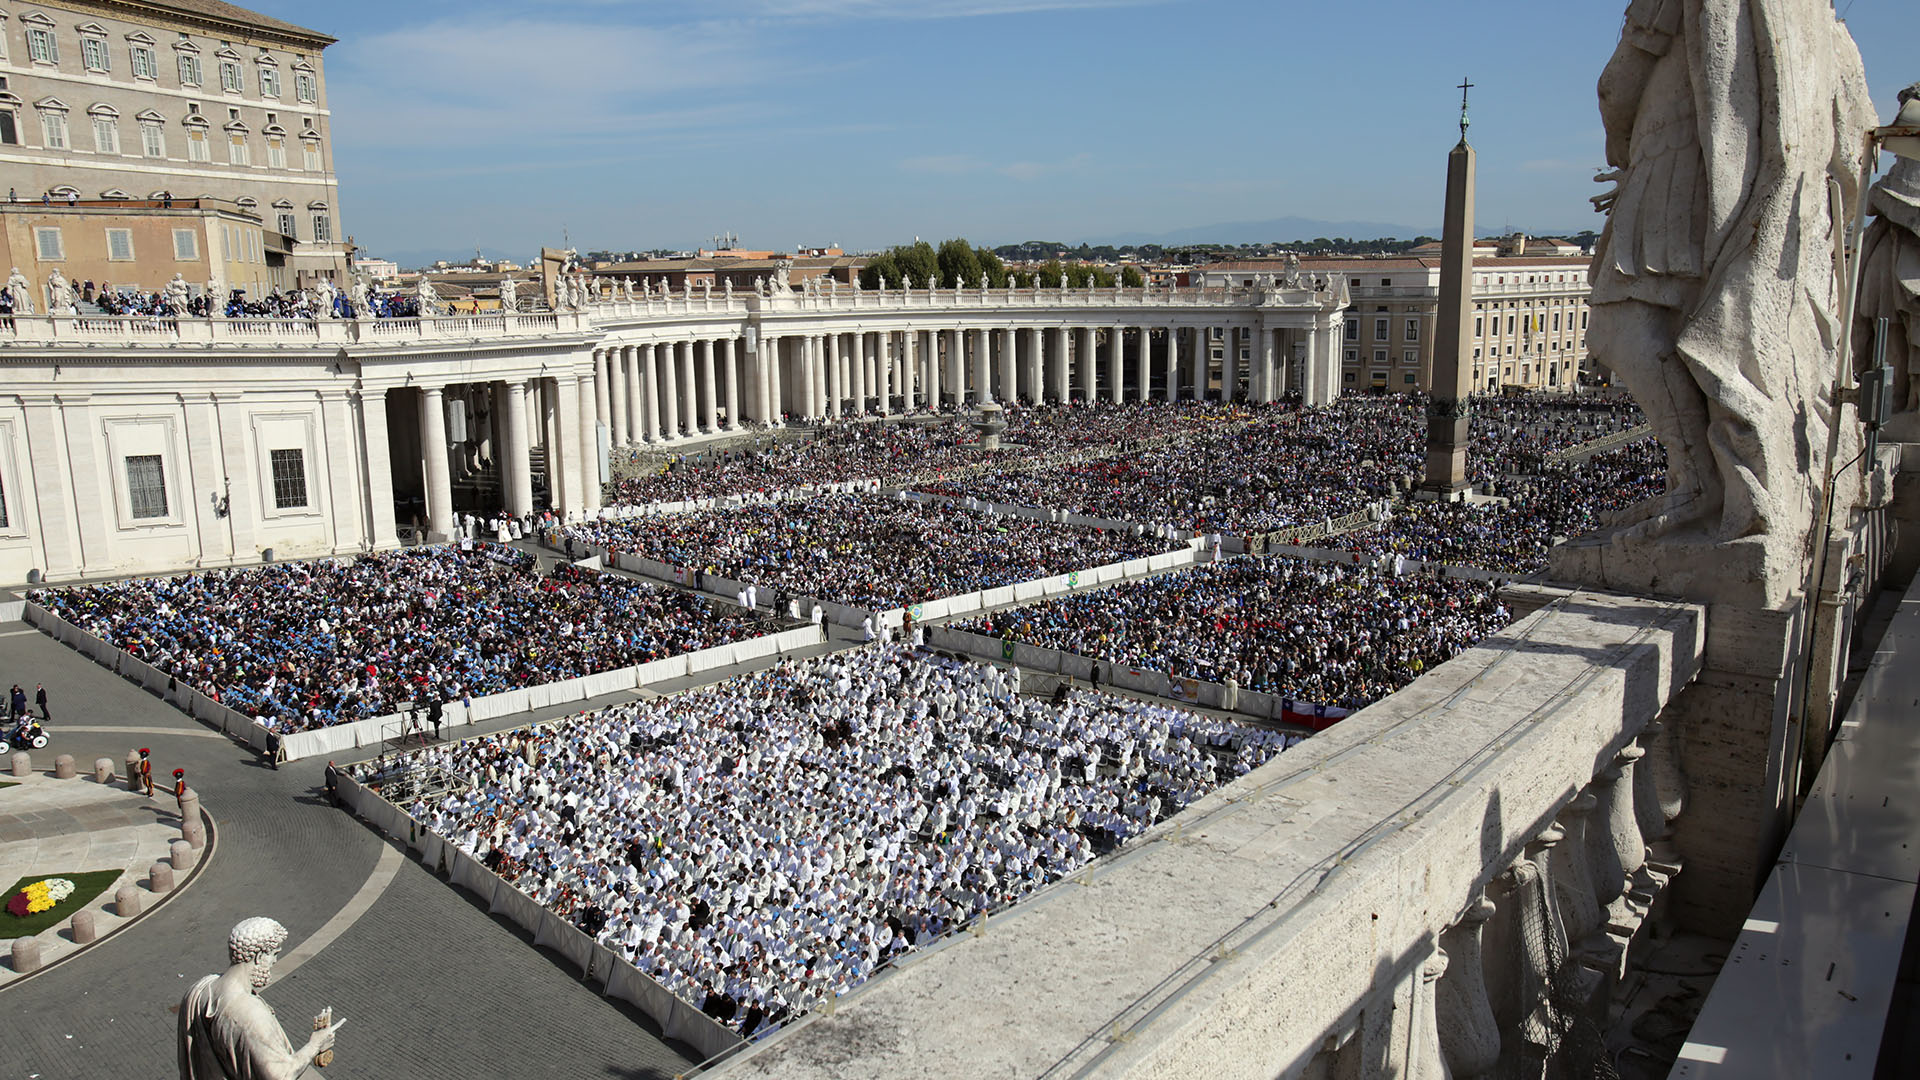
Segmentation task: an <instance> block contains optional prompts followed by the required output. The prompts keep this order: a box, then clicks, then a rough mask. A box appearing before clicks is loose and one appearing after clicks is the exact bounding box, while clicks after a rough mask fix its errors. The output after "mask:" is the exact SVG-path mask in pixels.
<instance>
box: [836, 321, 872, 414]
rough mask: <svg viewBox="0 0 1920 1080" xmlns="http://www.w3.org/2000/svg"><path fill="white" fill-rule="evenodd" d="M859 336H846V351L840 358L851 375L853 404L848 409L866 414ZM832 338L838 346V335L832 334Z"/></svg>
mask: <svg viewBox="0 0 1920 1080" xmlns="http://www.w3.org/2000/svg"><path fill="white" fill-rule="evenodd" d="M860 337H861V336H860V335H859V334H854V335H853V336H852V337H849V338H847V340H846V345H847V351H846V354H845V355H844V356H843V357H842V358H841V365H842V366H843V368H844V370H846V371H848V372H851V373H852V375H853V404H852V405H851V406H850V407H849V411H850V412H852V413H853V415H855V416H865V415H867V365H866V361H865V360H863V359H862V358H861V356H860ZM833 340H834V344H835V347H836V348H838V346H839V343H840V335H839V334H835V335H833Z"/></svg>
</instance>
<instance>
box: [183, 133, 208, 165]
mask: <svg viewBox="0 0 1920 1080" xmlns="http://www.w3.org/2000/svg"><path fill="white" fill-rule="evenodd" d="M187 160H188V161H212V160H213V146H212V144H211V143H209V142H208V141H207V129H206V128H203V127H196V128H190V129H188V131H187Z"/></svg>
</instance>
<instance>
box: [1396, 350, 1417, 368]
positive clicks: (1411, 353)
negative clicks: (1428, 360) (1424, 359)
mask: <svg viewBox="0 0 1920 1080" xmlns="http://www.w3.org/2000/svg"><path fill="white" fill-rule="evenodd" d="M1400 362H1401V363H1403V364H1406V365H1407V366H1409V367H1411V366H1413V365H1414V364H1417V363H1419V362H1420V351H1419V350H1418V349H1408V350H1406V351H1405V352H1402V353H1401V354H1400Z"/></svg>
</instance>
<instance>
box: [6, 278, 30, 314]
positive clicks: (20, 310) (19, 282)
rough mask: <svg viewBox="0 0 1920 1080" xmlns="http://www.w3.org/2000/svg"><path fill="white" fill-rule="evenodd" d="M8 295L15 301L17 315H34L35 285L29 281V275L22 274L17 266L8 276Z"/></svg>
mask: <svg viewBox="0 0 1920 1080" xmlns="http://www.w3.org/2000/svg"><path fill="white" fill-rule="evenodd" d="M7 295H8V296H9V297H11V298H12V299H13V313H14V314H15V315H31V314H33V283H32V282H29V281H28V280H27V275H25V274H23V273H21V272H20V268H19V267H17V266H16V267H14V268H13V273H12V274H9V275H8V276H7Z"/></svg>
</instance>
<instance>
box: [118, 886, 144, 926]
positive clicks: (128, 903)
mask: <svg viewBox="0 0 1920 1080" xmlns="http://www.w3.org/2000/svg"><path fill="white" fill-rule="evenodd" d="M113 913H114V914H115V915H118V916H120V917H121V918H123V919H131V918H133V917H134V916H135V915H138V914H140V890H139V889H138V888H137V887H135V886H133V885H122V886H120V887H119V888H118V889H115V890H114V891H113Z"/></svg>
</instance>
